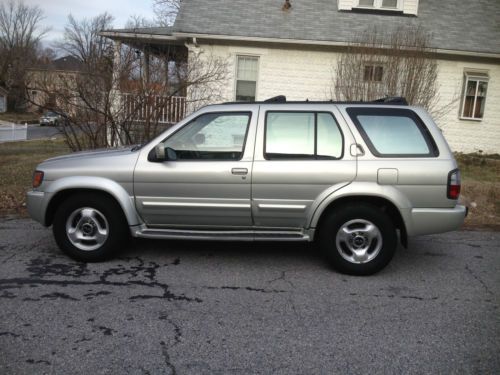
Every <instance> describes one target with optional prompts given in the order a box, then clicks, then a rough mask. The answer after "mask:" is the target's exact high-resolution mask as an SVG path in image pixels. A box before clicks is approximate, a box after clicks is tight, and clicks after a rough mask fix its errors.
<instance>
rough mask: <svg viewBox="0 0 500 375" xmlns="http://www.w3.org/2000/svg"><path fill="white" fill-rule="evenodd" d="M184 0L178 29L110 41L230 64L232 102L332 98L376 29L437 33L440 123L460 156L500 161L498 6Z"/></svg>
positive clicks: (480, 0)
mask: <svg viewBox="0 0 500 375" xmlns="http://www.w3.org/2000/svg"><path fill="white" fill-rule="evenodd" d="M288 3H289V4H290V5H291V7H289V8H288V9H287V6H285V1H284V0H254V1H251V2H249V1H246V0H211V1H206V0H183V1H182V2H181V8H180V11H179V14H178V16H177V19H176V21H175V24H174V26H173V27H171V28H149V29H134V30H131V29H125V30H111V31H106V32H103V35H106V36H108V37H109V38H111V39H113V40H115V41H116V42H117V45H120V43H122V42H123V43H127V44H130V45H133V46H134V47H135V48H143V47H147V48H148V50H149V51H154V50H155V48H156V49H157V50H158V49H161V48H163V49H165V48H166V47H169V48H176V49H183V48H186V49H188V51H189V52H188V61H189V58H190V57H191V56H192V54H193V53H194V51H198V52H199V51H210V53H212V54H214V55H217V56H221V57H225V58H227V59H229V61H230V65H231V72H230V79H229V81H228V82H227V83H226V84H225V86H224V90H223V92H224V97H225V99H226V100H228V101H234V100H265V99H267V98H269V97H273V96H276V95H285V96H286V97H287V98H288V99H291V100H305V99H309V100H328V99H330V98H331V90H332V83H333V79H332V74H334V69H332V68H333V67H334V66H335V63H336V61H337V59H338V57H339V55H340V53H342V51H343V50H345V48H346V46H347V45H348V44H349V42H350V41H352V40H353V38H354V37H355V36H356V35H358V34H359V33H361V32H363V31H364V30H367V29H368V28H369V27H377V28H378V29H382V30H383V29H384V28H387V27H388V26H398V25H408V24H412V25H420V26H422V27H423V28H424V29H426V30H428V31H429V32H430V33H432V40H431V43H430V44H431V47H432V48H433V49H434V51H435V53H434V55H435V57H436V59H437V61H438V81H437V82H438V94H439V100H440V102H441V103H442V105H443V106H445V105H447V103H452V104H451V105H449V109H448V110H447V112H446V113H445V114H444V115H443V116H442V117H440V118H439V119H438V120H437V122H438V125H439V126H440V127H441V129H443V132H444V133H445V136H446V138H447V139H448V141H449V143H450V145H451V147H452V149H453V150H455V151H462V152H476V151H482V152H485V153H500V27H499V25H500V3H499V2H498V0H475V1H456V0H421V1H419V0H307V1H303V0H302V1H298V0H290V1H289V2H288Z"/></svg>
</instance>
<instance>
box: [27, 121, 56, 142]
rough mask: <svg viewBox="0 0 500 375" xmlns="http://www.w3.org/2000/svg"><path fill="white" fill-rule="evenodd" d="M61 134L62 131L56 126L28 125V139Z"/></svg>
mask: <svg viewBox="0 0 500 375" xmlns="http://www.w3.org/2000/svg"><path fill="white" fill-rule="evenodd" d="M55 136H61V131H60V130H59V129H58V128H57V127H55V126H40V125H39V124H34V125H28V139H41V138H51V137H55Z"/></svg>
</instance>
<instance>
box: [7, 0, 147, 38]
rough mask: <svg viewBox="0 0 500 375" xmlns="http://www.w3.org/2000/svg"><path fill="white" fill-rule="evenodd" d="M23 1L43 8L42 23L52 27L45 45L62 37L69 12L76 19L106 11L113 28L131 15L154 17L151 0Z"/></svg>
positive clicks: (123, 22)
mask: <svg viewBox="0 0 500 375" xmlns="http://www.w3.org/2000/svg"><path fill="white" fill-rule="evenodd" d="M0 1H4V0H0ZM24 3H25V4H26V5H38V6H39V7H40V8H41V9H42V10H43V13H44V15H45V19H44V20H43V22H42V25H43V26H49V27H51V29H52V30H51V31H50V32H49V33H48V34H47V36H46V37H45V39H44V44H46V45H47V46H50V43H51V42H53V41H55V40H58V39H60V38H61V37H62V33H63V30H64V25H65V24H66V21H67V18H68V15H69V14H70V13H71V14H72V15H73V17H75V18H76V19H81V18H83V17H86V18H90V17H93V16H96V15H98V14H100V13H104V12H106V11H107V12H108V13H110V14H112V15H113V16H114V17H115V21H114V27H115V28H122V27H124V26H125V23H126V22H127V20H128V19H129V17H130V16H133V15H137V16H141V17H144V18H146V19H153V18H154V12H153V1H152V0H24Z"/></svg>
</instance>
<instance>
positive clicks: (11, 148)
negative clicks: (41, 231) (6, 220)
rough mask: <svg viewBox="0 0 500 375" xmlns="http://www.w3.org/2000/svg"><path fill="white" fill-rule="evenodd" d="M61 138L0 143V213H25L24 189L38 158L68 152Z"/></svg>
mask: <svg viewBox="0 0 500 375" xmlns="http://www.w3.org/2000/svg"><path fill="white" fill-rule="evenodd" d="M69 152H70V151H69V149H68V147H67V146H66V144H65V143H64V141H63V140H62V139H57V140H36V141H24V142H7V143H1V144H0V214H3V215H6V214H7V215H9V214H20V215H22V216H25V215H27V212H26V208H25V202H26V197H25V194H26V191H28V190H29V189H30V187H31V178H32V175H33V171H34V169H35V167H36V166H37V164H39V163H40V162H41V161H43V160H45V159H48V158H51V157H54V156H57V155H63V154H67V153H69Z"/></svg>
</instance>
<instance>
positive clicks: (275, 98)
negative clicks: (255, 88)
mask: <svg viewBox="0 0 500 375" xmlns="http://www.w3.org/2000/svg"><path fill="white" fill-rule="evenodd" d="M264 103H286V96H285V95H278V96H273V97H272V98H269V99H266V100H264Z"/></svg>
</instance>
